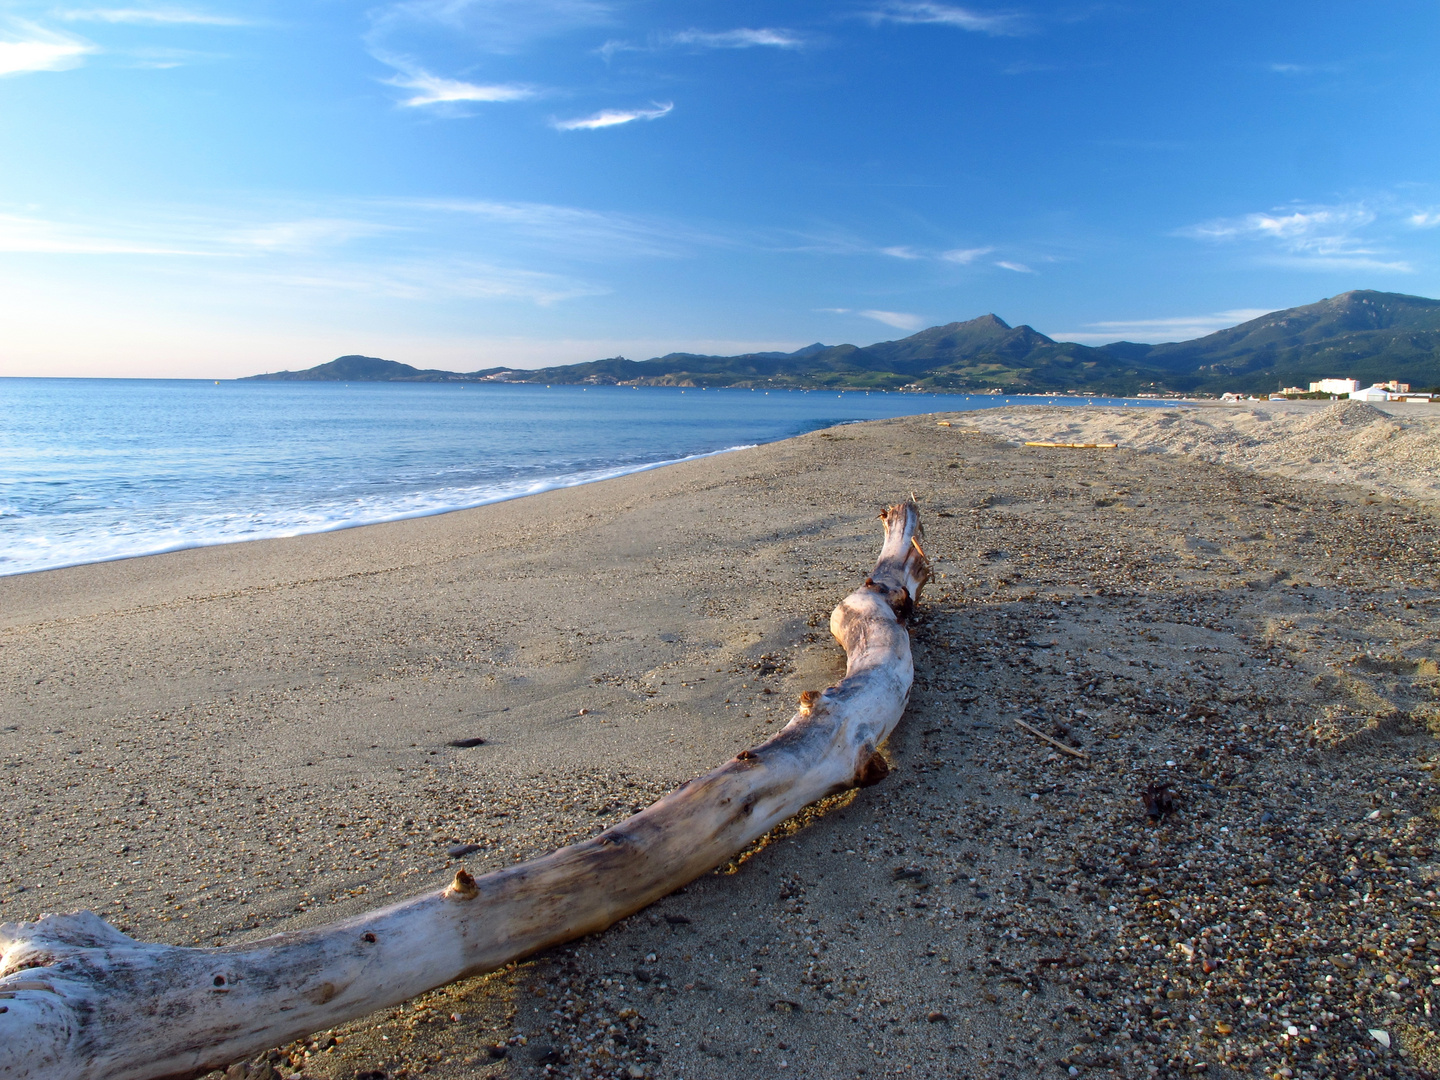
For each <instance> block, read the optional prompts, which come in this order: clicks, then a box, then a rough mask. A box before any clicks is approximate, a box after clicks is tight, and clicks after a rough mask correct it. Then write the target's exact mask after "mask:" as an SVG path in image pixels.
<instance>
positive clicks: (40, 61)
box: [0, 19, 99, 76]
mask: <svg viewBox="0 0 1440 1080" xmlns="http://www.w3.org/2000/svg"><path fill="white" fill-rule="evenodd" d="M98 51H99V50H98V49H97V48H96V47H95V46H94V45H92V44H90V43H89V42H88V41H81V40H80V39H78V38H74V37H70V36H69V35H67V34H57V33H55V32H54V31H53V30H46V29H45V28H43V27H40V26H36V25H35V24H34V23H30V22H26V21H24V20H21V19H11V20H6V21H5V22H3V23H0V76H3V75H23V74H26V73H27V72H32V71H66V70H68V69H70V68H73V67H78V66H79V65H80V64H82V63H83V62H84V59H85V57H86V55H87V54H89V53H93V52H98Z"/></svg>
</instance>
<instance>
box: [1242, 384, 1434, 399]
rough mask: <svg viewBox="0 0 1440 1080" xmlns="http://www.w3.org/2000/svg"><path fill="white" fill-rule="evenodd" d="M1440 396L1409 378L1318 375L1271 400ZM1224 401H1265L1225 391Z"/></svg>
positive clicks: (1274, 395)
mask: <svg viewBox="0 0 1440 1080" xmlns="http://www.w3.org/2000/svg"><path fill="white" fill-rule="evenodd" d="M1437 398H1440V393H1436V392H1435V391H1433V390H1412V389H1411V388H1410V384H1409V383H1407V382H1400V381H1398V380H1396V379H1391V380H1389V381H1388V382H1381V383H1375V384H1374V385H1372V386H1367V387H1364V388H1361V386H1360V381H1359V380H1358V379H1317V380H1316V381H1315V382H1312V383H1311V384H1310V386H1309V388H1308V389H1306V388H1304V387H1300V386H1287V387H1285V388H1284V389H1283V390H1278V391H1276V392H1275V393H1273V394H1271V395H1270V397H1269V400H1271V401H1300V400H1305V399H1313V400H1318V401H1327V400H1328V401H1344V400H1346V399H1348V400H1350V401H1368V402H1376V401H1399V402H1413V403H1419V404H1425V405H1428V404H1430V403H1431V402H1433V401H1435V400H1436V399H1437ZM1220 400H1221V401H1261V400H1264V399H1262V398H1257V397H1254V396H1252V395H1249V394H1236V393H1228V392H1227V393H1224V394H1221V395H1220Z"/></svg>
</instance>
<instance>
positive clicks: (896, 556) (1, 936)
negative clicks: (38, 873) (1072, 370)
mask: <svg viewBox="0 0 1440 1080" xmlns="http://www.w3.org/2000/svg"><path fill="white" fill-rule="evenodd" d="M881 517H882V519H883V520H884V522H885V542H884V546H883V547H882V548H881V551H880V558H879V561H878V562H877V564H876V566H875V571H874V573H873V574H871V576H870V577H869V578H867V579H866V580H865V583H864V585H862V586H861V587H860V588H858V589H856V590H855V591H854V592H853V593H851V594H850V595H849V596H847V597H846V598H845V599H844V600H843V601H841V603H840V605H839V606H838V607H837V608H836V609H835V610H834V612H833V613H832V614H831V616H830V629H831V632H832V633H833V634H834V635H835V637H836V638H837V639H838V640H839V642H840V644H841V645H842V646H844V648H845V652H846V655H847V660H848V662H847V665H846V673H845V677H844V678H843V679H842V680H841V681H840V682H839V683H837V684H836V685H834V686H831V687H829V688H828V689H826V690H824V691H823V692H817V691H813V690H809V691H806V692H805V693H804V694H802V695H801V699H800V709H799V711H798V712H797V713H796V714H795V716H794V717H793V718H792V719H791V720H790V722H789V723H788V724H787V725H786V726H785V728H784V729H783V730H782V731H780V732H779V733H778V734H776V735H775V736H774V738H771V739H769V740H767V741H766V742H764V743H762V744H761V745H759V746H757V747H755V748H754V749H752V750H745V751H742V752H741V753H740V754H738V755H737V756H736V757H735V758H733V759H732V760H730V761H728V762H726V763H725V764H724V765H721V766H720V767H719V768H718V769H715V770H713V771H712V772H709V773H706V774H705V775H704V776H701V777H699V778H697V779H695V780H692V781H690V782H689V783H687V784H685V785H683V786H682V787H680V788H679V789H678V790H676V791H674V792H672V793H671V794H669V795H667V796H665V797H664V798H663V799H661V800H660V801H659V802H657V803H655V804H654V805H652V806H650V807H648V808H647V809H645V810H643V811H642V812H640V813H638V814H636V815H635V816H634V817H631V818H628V819H627V820H625V821H622V822H620V823H619V824H617V825H613V826H611V827H610V828H608V829H606V830H605V831H604V832H602V833H600V835H598V836H596V837H594V838H593V839H590V840H587V841H585V842H583V843H580V844H576V845H574V846H572V847H567V848H562V849H560V850H559V851H556V852H554V853H552V854H550V855H546V856H544V857H542V858H539V859H534V860H532V861H530V862H527V863H522V864H520V865H517V866H512V867H508V868H506V869H503V870H497V871H495V872H494V873H490V874H486V875H484V876H483V877H480V878H473V877H471V876H470V875H469V874H467V873H466V872H465V871H464V870H461V871H460V872H458V873H457V874H456V875H455V880H454V881H453V882H452V883H451V884H450V886H449V887H448V888H446V889H445V890H444V891H443V892H439V893H428V894H426V895H423V896H419V897H416V898H414V899H411V900H407V901H404V902H402V903H399V904H395V905H393V906H391V907H388V908H383V909H381V910H379V911H374V912H370V913H367V914H364V915H360V916H357V917H355V918H351V919H346V920H344V921H342V922H338V923H334V924H332V925H330V926H324V927H320V928H317V929H314V930H303V931H297V932H293V933H287V934H277V935H275V936H273V937H268V938H264V939H262V940H260V941H256V942H252V943H250V944H247V945H235V946H227V947H224V948H215V949H187V948H176V947H172V946H167V945H153V944H146V943H143V942H139V941H135V940H133V939H132V938H129V937H127V936H126V935H124V934H122V933H120V931H118V930H116V929H115V928H114V927H112V926H110V925H109V924H107V923H106V922H104V921H103V920H102V919H100V918H99V917H98V916H96V915H94V914H92V913H90V912H80V913H77V914H73V915H44V916H41V918H40V919H39V920H38V921H37V922H33V923H19V924H17V923H6V924H3V925H0V1080H156V1078H180V1077H193V1076H198V1075H200V1074H203V1073H204V1072H206V1071H208V1070H210V1069H213V1068H217V1067H222V1066H224V1065H226V1064H227V1063H229V1062H232V1061H236V1060H239V1059H241V1058H244V1057H247V1056H250V1055H252V1054H255V1053H257V1052H260V1051H263V1050H266V1049H268V1048H270V1047H272V1046H278V1045H281V1044H283V1043H285V1042H288V1041H290V1040H292V1039H295V1038H298V1037H300V1036H302V1035H306V1034H309V1033H310V1032H313V1031H317V1030H320V1029H323V1028H327V1027H332V1026H334V1025H335V1024H338V1023H341V1022H343V1021H345V1020H350V1019H353V1018H355V1017H358V1016H363V1015H365V1014H367V1013H370V1012H373V1011H375V1010H376V1009H381V1008H385V1007H387V1006H390V1005H394V1004H396V1003H398V1002H401V1001H404V1000H406V999H407V998H411V997H414V996H415V995H416V994H420V993H423V992H424V991H426V990H431V989H433V988H435V987H437V986H442V985H444V984H446V983H449V982H452V981H454V980H456V979H460V978H463V977H465V976H468V975H476V974H479V973H481V972H485V971H491V970H494V969H495V968H498V967H500V966H501V965H503V964H505V963H508V962H509V961H511V960H515V959H517V958H519V957H523V956H527V955H529V954H531V953H534V952H536V951H538V950H540V949H544V948H546V947H547V946H551V945H556V944H559V943H560V942H564V941H568V940H570V939H572V938H577V937H581V936H582V935H585V934H591V933H595V932H596V931H599V930H602V929H604V928H605V927H607V926H609V925H610V924H612V923H614V922H615V921H616V920H617V919H621V918H624V917H625V916H626V915H629V914H631V913H632V912H635V911H638V910H639V909H641V908H643V907H645V906H646V905H647V904H650V903H652V902H653V901H655V900H657V899H659V898H660V897H662V896H665V895H666V894H668V893H670V892H673V891H674V890H675V889H678V888H680V887H681V886H682V885H684V884H686V883H687V882H690V881H693V880H694V879H695V878H697V877H699V876H700V875H701V874H704V873H706V872H707V871H709V870H711V869H713V868H714V867H716V866H718V865H719V864H721V863H723V862H724V861H725V860H726V859H728V858H730V857H731V856H733V855H735V854H736V853H737V852H739V851H740V850H742V849H743V848H744V847H745V846H746V845H747V844H749V843H750V842H751V841H753V840H755V839H756V838H758V837H760V836H762V835H764V833H766V832H767V831H768V830H770V829H771V828H773V827H774V826H775V825H777V824H778V823H780V822H782V821H784V820H785V819H786V818H788V817H790V816H791V815H792V814H794V813H796V812H797V811H798V810H800V809H801V808H802V807H804V806H806V805H808V804H810V803H812V802H814V801H815V800H817V799H820V798H822V797H824V796H826V795H831V794H834V793H836V792H839V791H844V790H846V789H847V788H851V787H856V786H863V785H866V784H872V783H875V782H877V781H878V780H880V779H883V778H884V776H885V774H886V773H887V772H888V768H887V767H886V765H885V761H884V758H883V757H881V756H880V754H879V752H878V749H877V748H878V747H879V745H880V744H881V743H882V742H883V741H884V740H885V738H886V737H887V736H888V735H889V734H890V732H891V731H892V730H893V729H894V727H895V724H896V723H897V721H899V719H900V716H901V713H902V712H903V711H904V709H905V703H906V701H907V699H908V698H909V694H910V684H911V680H912V678H913V674H914V669H913V665H912V662H911V656H910V640H909V634H908V632H907V630H906V622H907V620H908V619H909V618H910V616H911V614H912V612H913V610H914V605H915V602H916V600H917V599H918V598H919V595H920V590H921V588H922V587H923V586H924V584H925V581H926V579H927V577H928V576H929V565H928V564H927V562H926V559H925V555H924V552H923V551H922V550H921V548H920V544H919V542H918V537H919V536H920V533H921V529H920V521H919V513H918V511H917V509H916V507H915V505H914V503H904V504H901V505H898V506H893V507H891V508H890V509H888V510H886V511H885V512H884V513H883V514H882V515H881Z"/></svg>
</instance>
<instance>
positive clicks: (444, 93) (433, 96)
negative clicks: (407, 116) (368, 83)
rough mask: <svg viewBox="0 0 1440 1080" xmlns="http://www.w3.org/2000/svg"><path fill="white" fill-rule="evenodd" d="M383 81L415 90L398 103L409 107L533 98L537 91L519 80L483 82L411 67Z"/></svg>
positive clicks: (404, 88)
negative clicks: (471, 81)
mask: <svg viewBox="0 0 1440 1080" xmlns="http://www.w3.org/2000/svg"><path fill="white" fill-rule="evenodd" d="M385 82H386V83H387V84H389V85H390V86H398V87H400V88H401V89H402V90H414V91H416V93H415V95H414V96H413V97H408V98H406V99H405V100H403V101H402V102H400V104H401V105H404V106H406V107H408V108H421V107H423V106H426V105H455V104H459V103H462V102H500V101H525V100H526V99H528V98H533V97H534V96H535V94H536V91H535V88H534V87H532V86H524V85H522V84H519V83H491V84H488V85H482V84H478V83H470V82H463V81H461V80H459V79H445V78H442V77H441V76H439V75H431V74H430V73H429V72H428V71H412V72H410V73H408V74H404V75H397V76H395V77H394V78H393V79H386V80H385Z"/></svg>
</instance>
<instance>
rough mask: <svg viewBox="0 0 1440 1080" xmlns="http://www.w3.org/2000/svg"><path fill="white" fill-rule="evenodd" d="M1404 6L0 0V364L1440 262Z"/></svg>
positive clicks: (847, 328)
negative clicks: (46, 0)
mask: <svg viewBox="0 0 1440 1080" xmlns="http://www.w3.org/2000/svg"><path fill="white" fill-rule="evenodd" d="M1437 43H1440V4H1436V3H1434V2H1433V0H1425V2H1419V0H1413V2H1388V0H1371V2H1368V3H1363V4H1362V3H1327V2H1323V0H1322V2H1316V0H1307V2H1305V3H1300V2H1296V0H1272V2H1270V3H1266V4H1255V3H1253V2H1250V3H1238V2H1237V3H1231V2H1210V3H1204V4H1197V3H1183V2H1182V3H1175V2H1173V0H1171V2H1165V3H1159V2H1156V3H1150V2H1131V3H1104V2H1101V3H1083V2H1077V3H1073V4H1071V3H1023V2H1022V3H1016V4H1014V5H1008V4H1007V5H1003V6H997V5H990V4H974V5H960V4H950V3H939V2H930V0H831V2H826V3H818V2H814V3H812V2H809V0H790V2H787V3H777V2H773V0H772V2H769V3H762V2H750V0H730V2H728V3H708V2H700V0H696V2H690V3H658V2H656V3H645V2H638V0H637V2H626V0H404V2H399V3H383V2H382V3H366V4H360V3H349V2H346V0H313V2H307V0H290V2H289V3H283V4H282V3H271V2H267V0H253V2H248V3H242V2H238V0H206V2H204V3H199V2H195V3H191V2H189V0H175V2H174V3H164V4H158V5H151V4H149V3H146V2H144V0H115V2H114V3H112V4H105V3H101V4H96V5H92V4H86V3H83V2H76V3H73V4H67V3H58V4H41V3H22V2H8V3H6V2H4V0H0V161H3V168H0V312H3V326H4V333H3V336H0V374H9V375H117V376H122V375H124V376H130V375H150V376H169V375H176V376H196V377H217V378H219V377H225V376H232V375H241V374H249V373H252V372H256V371H261V370H274V369H277V368H282V367H289V368H299V367H308V366H310V365H312V364H315V363H320V362H323V361H325V360H329V359H331V358H333V357H334V356H337V355H340V354H342V353H349V352H365V353H368V354H371V355H377V356H384V357H387V358H390V359H395V360H402V361H405V362H408V363H412V364H416V365H419V366H439V367H446V368H453V369H460V370H472V369H474V368H478V367H488V366H492V365H497V364H508V365H515V366H539V365H542V364H547V363H567V362H572V361H578V360H586V359H594V358H597V357H601V356H610V355H615V354H617V353H620V354H623V355H626V356H630V357H634V358H643V357H647V356H652V355H657V354H660V353H664V352H667V351H671V350H677V349H689V350H703V351H722V352H738V351H743V350H747V349H756V348H782V347H784V348H793V347H797V346H800V345H803V344H808V343H809V342H811V341H817V340H818V341H824V342H826V343H839V342H845V341H849V342H854V343H857V344H866V343H869V342H871V341H876V340H882V339H886V338H893V337H900V336H903V335H904V334H906V333H909V332H910V331H912V330H915V329H918V328H920V327H923V326H927V325H933V324H935V323H941V322H948V321H950V320H953V319H965V318H972V317H974V316H976V315H980V314H983V313H985V312H989V311H993V312H995V313H997V314H999V315H1000V316H1001V317H1003V318H1005V319H1007V320H1008V321H1010V322H1012V323H1021V322H1026V323H1030V324H1031V325H1032V326H1034V327H1036V328H1037V329H1039V330H1041V331H1043V332H1045V333H1048V334H1051V335H1053V336H1057V337H1061V338H1065V339H1069V340H1081V341H1086V342H1090V343H1099V342H1103V341H1108V340H1115V339H1118V338H1130V339H1132V340H1143V341H1163V340H1176V339H1183V338H1187V337H1193V336H1197V335H1198V334H1201V333H1205V332H1208V331H1209V330H1212V329H1216V328H1218V327H1221V326H1225V325H1230V324H1233V323H1234V322H1237V321H1240V320H1241V319H1243V318H1246V317H1250V316H1252V315H1253V314H1257V313H1258V312H1259V311H1263V310H1272V309H1274V308H1279V307H1286V306H1290V305H1293V304H1300V303H1307V302H1310V301H1313V300H1316V299H1319V298H1320V297H1323V296H1328V295H1333V294H1335V293H1337V292H1342V291H1344V290H1346V289H1352V288H1375V289H1385V290H1393V291H1399V292H1409V293H1418V294H1421V295H1428V296H1437V295H1440V63H1437V55H1440V47H1437Z"/></svg>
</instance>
